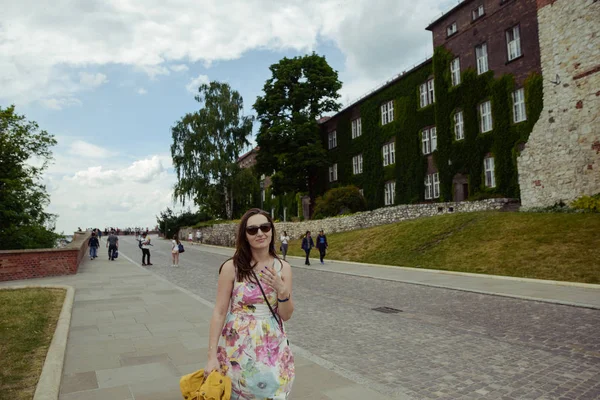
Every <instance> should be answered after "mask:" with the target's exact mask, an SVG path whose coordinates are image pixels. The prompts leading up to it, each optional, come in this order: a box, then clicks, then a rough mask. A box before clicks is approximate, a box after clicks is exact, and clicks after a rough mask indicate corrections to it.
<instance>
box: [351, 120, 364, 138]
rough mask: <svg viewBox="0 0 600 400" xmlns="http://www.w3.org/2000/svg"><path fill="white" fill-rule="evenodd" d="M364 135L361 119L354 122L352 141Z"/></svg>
mask: <svg viewBox="0 0 600 400" xmlns="http://www.w3.org/2000/svg"><path fill="white" fill-rule="evenodd" d="M360 135H362V123H361V121H360V118H356V119H355V120H353V121H352V139H356V138H357V137H359V136H360Z"/></svg>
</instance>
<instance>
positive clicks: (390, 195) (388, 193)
mask: <svg viewBox="0 0 600 400" xmlns="http://www.w3.org/2000/svg"><path fill="white" fill-rule="evenodd" d="M383 192H384V196H385V201H384V202H385V205H386V206H389V205H392V204H394V197H395V194H396V182H394V181H391V182H386V183H385V186H384V190H383Z"/></svg>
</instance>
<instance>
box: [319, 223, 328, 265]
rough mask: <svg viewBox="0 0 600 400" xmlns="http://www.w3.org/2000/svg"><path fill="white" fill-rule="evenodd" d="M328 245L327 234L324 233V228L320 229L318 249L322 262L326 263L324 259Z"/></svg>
mask: <svg viewBox="0 0 600 400" xmlns="http://www.w3.org/2000/svg"><path fill="white" fill-rule="evenodd" d="M327 247H329V245H328V244H327V236H325V234H324V233H323V229H321V230H320V231H319V234H318V235H317V249H319V256H320V258H321V264H325V262H324V261H323V259H324V258H325V254H326V252H327Z"/></svg>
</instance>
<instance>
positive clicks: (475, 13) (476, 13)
mask: <svg viewBox="0 0 600 400" xmlns="http://www.w3.org/2000/svg"><path fill="white" fill-rule="evenodd" d="M483 14H485V9H484V8H483V4H480V5H479V6H478V7H477V8H476V9H474V10H473V12H472V14H471V15H472V17H473V21H475V20H476V19H477V18H481V17H483Z"/></svg>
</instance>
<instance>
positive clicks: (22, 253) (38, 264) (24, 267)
mask: <svg viewBox="0 0 600 400" xmlns="http://www.w3.org/2000/svg"><path fill="white" fill-rule="evenodd" d="M89 237H90V232H75V234H74V235H73V241H72V242H71V243H69V244H68V245H67V246H65V247H63V248H60V249H34V250H1V251H0V282H3V281H16V280H21V279H33V278H44V277H46V276H56V275H72V274H76V273H77V269H78V268H79V264H80V263H81V260H82V259H83V257H84V256H85V255H86V253H87V250H88V246H87V241H88V238H89Z"/></svg>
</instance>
